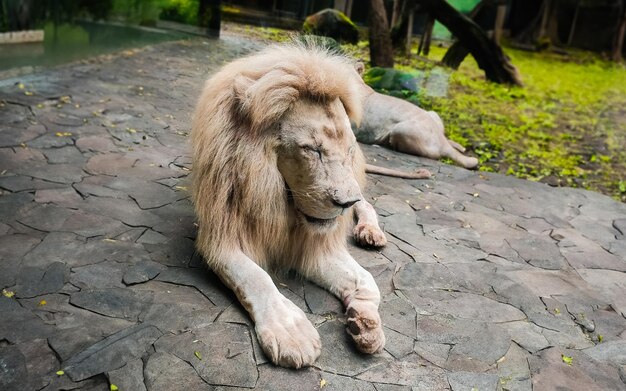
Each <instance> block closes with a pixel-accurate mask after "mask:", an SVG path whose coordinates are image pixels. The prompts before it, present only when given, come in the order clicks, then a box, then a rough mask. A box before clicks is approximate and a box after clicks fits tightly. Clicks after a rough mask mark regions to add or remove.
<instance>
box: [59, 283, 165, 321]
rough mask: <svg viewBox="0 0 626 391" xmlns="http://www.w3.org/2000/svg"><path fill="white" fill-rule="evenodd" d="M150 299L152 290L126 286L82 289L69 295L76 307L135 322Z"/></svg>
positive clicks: (147, 306)
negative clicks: (132, 288) (139, 290)
mask: <svg viewBox="0 0 626 391" xmlns="http://www.w3.org/2000/svg"><path fill="white" fill-rule="evenodd" d="M152 301H153V293H152V292H136V291H133V290H131V289H127V288H108V289H99V290H83V291H80V292H76V293H73V294H72V296H71V297H70V303H71V304H73V305H75V306H77V307H80V308H84V309H87V310H89V311H93V312H95V313H98V314H102V315H105V316H111V317H114V318H121V319H128V320H130V321H135V322H136V321H137V319H138V317H139V314H141V313H142V312H144V311H145V310H146V309H148V308H149V307H150V304H151V303H152Z"/></svg>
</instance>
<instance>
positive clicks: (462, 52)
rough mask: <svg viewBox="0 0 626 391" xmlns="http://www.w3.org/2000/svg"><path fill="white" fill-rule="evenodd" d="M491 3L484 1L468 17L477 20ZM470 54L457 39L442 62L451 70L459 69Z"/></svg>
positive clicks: (487, 0)
mask: <svg viewBox="0 0 626 391" xmlns="http://www.w3.org/2000/svg"><path fill="white" fill-rule="evenodd" d="M489 3H490V1H489V0H482V1H481V2H480V3H478V4H476V6H474V9H472V12H470V13H469V15H468V17H469V18H470V19H474V20H476V19H477V18H478V16H479V15H480V11H482V10H483V9H484V8H485V7H488V6H489ZM468 54H470V52H469V50H467V48H466V47H465V46H463V44H462V43H461V41H459V40H458V39H456V40H455V41H454V43H453V44H452V45H451V46H450V47H449V48H448V50H447V51H446V54H444V56H443V59H441V62H442V63H443V65H445V66H447V67H449V68H452V69H459V67H460V66H461V63H462V62H463V60H465V57H467V55H468Z"/></svg>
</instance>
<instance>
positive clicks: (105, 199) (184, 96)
mask: <svg viewBox="0 0 626 391" xmlns="http://www.w3.org/2000/svg"><path fill="white" fill-rule="evenodd" d="M255 47H256V45H255V44H252V43H246V42H244V41H241V40H238V39H237V38H233V37H230V38H228V37H226V38H225V39H223V40H221V41H219V42H210V43H209V42H203V40H200V39H198V40H192V41H189V42H182V43H181V42H172V43H166V44H160V45H157V46H154V47H148V48H145V49H141V50H136V51H127V52H124V53H122V54H120V55H118V56H109V57H101V58H99V59H97V60H93V61H89V62H83V63H78V64H73V65H68V66H63V67H60V68H56V69H54V70H49V71H44V72H40V73H36V74H32V75H29V76H24V77H21V78H15V79H11V80H4V81H0V99H1V100H2V103H0V173H1V175H0V189H1V190H0V235H1V236H0V288H4V290H3V295H2V296H0V389H1V390H40V389H44V390H57V389H64V390H69V389H88V390H92V389H93V390H106V389H109V387H110V384H115V385H116V386H117V387H118V388H119V389H120V390H146V389H147V390H180V389H185V390H187V391H192V390H235V389H241V390H243V389H250V388H255V389H258V390H318V389H320V388H321V389H323V390H367V391H374V390H377V391H397V390H454V391H457V390H480V391H491V390H533V389H534V390H620V389H626V383H625V381H626V319H625V317H624V315H626V238H625V234H626V205H624V204H620V203H618V202H615V201H613V200H611V199H610V198H608V197H605V196H603V195H600V194H596V193H591V192H587V191H581V190H575V189H561V188H551V187H548V186H546V185H543V184H538V183H533V182H528V181H523V180H518V179H515V178H511V177H505V176H501V175H492V174H486V173H479V172H471V171H466V170H463V169H461V168H457V167H452V166H447V165H443V164H440V163H437V162H433V161H429V160H426V159H419V158H415V157H411V156H407V155H402V154H397V153H393V152H390V151H387V150H385V149H382V148H378V147H369V146H365V147H364V150H365V152H366V155H367V156H368V158H369V160H370V161H371V162H376V163H377V164H381V165H388V166H391V167H399V168H403V169H411V168H414V167H419V166H427V167H429V168H430V169H431V170H433V172H435V173H436V178H435V179H433V180H427V181H407V180H402V179H394V178H386V177H377V176H370V178H369V179H370V181H369V184H368V187H367V189H366V195H367V196H368V198H370V199H371V201H372V203H373V204H374V205H375V207H376V209H377V210H378V212H379V214H380V216H381V222H382V224H383V225H384V229H385V230H386V232H387V236H388V239H389V244H388V245H387V247H386V248H384V249H383V250H382V251H370V250H363V249H360V248H357V247H354V246H352V247H351V250H352V253H353V254H354V255H355V257H356V258H357V259H358V260H359V262H361V264H363V265H364V266H365V267H366V268H367V269H368V270H369V271H370V272H371V273H372V274H373V275H374V276H375V277H376V280H377V282H378V284H379V287H380V289H381V293H382V296H383V300H382V304H381V306H380V311H381V314H382V319H383V322H384V327H385V332H386V336H387V346H386V349H385V351H384V352H383V353H381V354H378V355H375V356H364V355H361V354H358V353H357V352H356V351H355V349H354V348H353V347H352V345H351V344H350V343H349V340H348V338H347V335H346V333H345V331H344V328H345V326H344V322H345V318H344V315H343V310H342V307H341V305H340V303H339V301H337V300H336V299H335V298H334V297H332V296H331V295H329V294H328V293H326V292H325V291H323V290H322V289H320V288H318V287H316V286H315V285H312V284H310V283H308V282H303V281H301V280H299V279H297V278H291V277H289V278H277V279H276V282H277V285H278V286H279V287H280V289H281V291H282V292H283V293H284V294H285V295H286V296H287V297H288V298H290V299H291V300H293V301H294V303H296V305H298V306H300V307H301V308H302V309H303V310H304V311H305V312H306V313H307V314H309V317H310V320H311V321H312V322H313V323H314V324H315V325H316V327H317V328H318V330H319V332H320V335H321V337H322V343H323V351H322V355H321V357H320V358H319V360H318V361H317V362H316V364H315V367H313V368H308V369H304V370H300V371H294V370H286V369H281V368H277V367H275V366H273V365H272V364H270V363H267V360H266V358H265V357H264V356H263V354H262V353H261V352H260V350H259V347H258V343H257V341H256V338H255V335H254V333H253V328H252V327H251V323H250V320H249V319H248V317H247V315H245V314H244V313H243V312H242V309H241V307H240V306H239V305H238V304H237V303H236V302H234V301H233V295H232V294H231V293H230V292H228V291H227V290H225V289H224V287H223V286H222V285H220V283H219V282H218V281H217V279H216V277H215V276H214V275H213V274H211V273H210V272H208V271H206V270H205V269H204V268H203V264H202V261H201V259H200V257H198V255H197V254H196V253H195V252H194V247H193V239H194V237H195V231H196V227H195V225H194V216H193V212H192V208H191V205H190V202H189V199H188V193H187V191H186V190H187V186H188V181H187V180H186V176H187V174H188V173H189V169H190V159H189V153H188V146H187V144H186V143H187V138H186V137H187V134H188V131H189V122H190V121H189V114H190V111H191V110H192V107H193V104H194V102H195V99H196V96H197V95H198V94H199V92H200V88H201V83H202V80H204V79H205V77H206V75H207V74H208V73H210V72H212V71H214V70H215V69H216V67H217V66H218V65H220V64H222V63H224V62H225V61H228V60H229V59H232V58H234V57H237V56H239V55H241V54H243V53H246V52H248V51H250V50H254V49H255ZM60 370H63V371H64V372H59V374H57V371H60Z"/></svg>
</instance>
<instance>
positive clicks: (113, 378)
mask: <svg viewBox="0 0 626 391" xmlns="http://www.w3.org/2000/svg"><path fill="white" fill-rule="evenodd" d="M172 358H173V359H175V358H176V357H172ZM171 361H173V360H171ZM171 361H170V364H171ZM169 368H171V365H169V366H168V367H166V368H160V370H161V373H160V375H161V377H163V375H164V374H163V372H165V371H167V370H168V369H169ZM169 370H171V369H169ZM143 372H144V370H143V361H141V358H137V359H134V360H132V361H128V362H127V363H126V365H124V366H123V367H121V368H119V369H115V370H113V371H109V372H108V373H107V377H108V378H109V383H111V384H115V385H116V386H117V388H118V389H120V390H137V391H146V386H145V385H144V379H143ZM181 372H182V371H181ZM170 378H171V377H170ZM194 378H195V379H197V377H195V376H189V378H188V379H187V381H188V382H189V381H192V380H193V379H194ZM179 385H180V383H179ZM160 389H161V390H167V389H169V388H160ZM185 389H187V387H185Z"/></svg>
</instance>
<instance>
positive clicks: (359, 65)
mask: <svg viewBox="0 0 626 391" xmlns="http://www.w3.org/2000/svg"><path fill="white" fill-rule="evenodd" d="M354 69H356V72H357V73H358V74H359V76H363V72H365V64H363V63H362V62H361V61H359V62H357V63H356V64H354Z"/></svg>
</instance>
